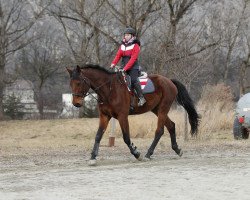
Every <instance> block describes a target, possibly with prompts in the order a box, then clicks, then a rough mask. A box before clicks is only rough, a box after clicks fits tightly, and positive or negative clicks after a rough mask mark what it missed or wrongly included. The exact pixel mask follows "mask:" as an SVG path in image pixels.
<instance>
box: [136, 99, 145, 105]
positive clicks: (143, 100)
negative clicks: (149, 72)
mask: <svg viewBox="0 0 250 200" xmlns="http://www.w3.org/2000/svg"><path fill="white" fill-rule="evenodd" d="M144 103H146V99H145V98H144V97H141V98H139V102H138V106H143V105H144Z"/></svg>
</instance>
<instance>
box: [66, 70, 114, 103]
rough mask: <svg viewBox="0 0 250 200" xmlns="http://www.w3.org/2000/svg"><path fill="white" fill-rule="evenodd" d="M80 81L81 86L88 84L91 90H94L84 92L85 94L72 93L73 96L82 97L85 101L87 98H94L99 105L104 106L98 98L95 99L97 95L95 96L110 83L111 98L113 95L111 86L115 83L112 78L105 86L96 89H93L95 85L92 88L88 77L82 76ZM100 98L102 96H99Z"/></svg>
mask: <svg viewBox="0 0 250 200" xmlns="http://www.w3.org/2000/svg"><path fill="white" fill-rule="evenodd" d="M78 79H80V82H81V84H82V85H83V84H86V85H87V86H88V87H89V89H90V88H91V89H92V90H93V92H88V91H89V89H88V90H87V91H86V92H83V93H72V95H73V96H77V97H81V98H82V99H84V98H85V97H87V96H91V97H93V98H94V99H95V100H97V102H98V103H99V104H103V101H100V100H99V99H98V98H96V97H95V95H93V94H94V93H96V94H98V91H99V89H100V88H101V87H103V86H105V85H107V84H108V83H110V85H109V96H110V93H111V89H112V88H111V85H112V81H113V77H112V76H111V79H109V80H108V81H106V82H104V83H103V84H101V85H99V86H97V87H96V88H93V85H92V87H91V83H90V80H89V78H87V77H86V76H83V75H81V76H80V77H79V78H78ZM71 80H73V78H71ZM99 96H100V95H99Z"/></svg>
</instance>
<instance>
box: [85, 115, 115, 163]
mask: <svg viewBox="0 0 250 200" xmlns="http://www.w3.org/2000/svg"><path fill="white" fill-rule="evenodd" d="M109 120H110V117H109V116H107V115H104V114H102V113H101V114H100V121H99V128H98V131H97V133H96V136H95V144H94V147H93V150H92V153H91V158H90V161H89V165H95V164H96V156H97V155H98V151H99V146H100V142H101V139H102V136H103V133H104V132H105V130H106V128H107V126H108V123H109Z"/></svg>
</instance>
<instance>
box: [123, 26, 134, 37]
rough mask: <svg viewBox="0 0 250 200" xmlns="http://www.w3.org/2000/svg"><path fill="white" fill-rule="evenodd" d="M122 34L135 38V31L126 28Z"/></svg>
mask: <svg viewBox="0 0 250 200" xmlns="http://www.w3.org/2000/svg"><path fill="white" fill-rule="evenodd" d="M124 34H131V35H133V36H135V34H136V32H135V29H133V28H131V27H128V28H126V29H125V30H124Z"/></svg>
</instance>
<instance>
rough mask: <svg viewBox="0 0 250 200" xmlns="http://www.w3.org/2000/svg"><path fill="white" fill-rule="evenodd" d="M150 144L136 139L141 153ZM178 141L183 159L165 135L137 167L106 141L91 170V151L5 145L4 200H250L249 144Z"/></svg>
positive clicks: (0, 164)
mask: <svg viewBox="0 0 250 200" xmlns="http://www.w3.org/2000/svg"><path fill="white" fill-rule="evenodd" d="M151 141H152V139H133V142H134V143H135V144H136V145H137V146H138V148H139V150H140V151H141V152H142V153H143V154H145V153H146V150H147V146H148V145H149V144H150V142H151ZM179 141H180V142H179V145H180V146H181V147H182V149H183V150H184V154H183V157H181V158H179V157H178V156H177V155H176V154H175V153H174V152H173V151H172V150H171V147H170V141H169V138H168V137H167V136H165V137H163V138H162V141H161V142H160V143H159V145H158V146H157V149H156V151H155V154H154V156H153V159H152V160H151V161H147V162H145V161H142V162H139V161H136V160H135V159H134V158H133V157H132V156H131V155H130V153H129V151H128V149H127V147H126V146H125V144H124V143H123V141H122V139H121V138H118V139H117V140H116V147H114V148H110V147H107V146H105V144H106V142H107V139H104V140H103V142H102V144H103V146H101V148H100V154H99V157H98V165H97V166H95V167H89V166H88V165H87V161H88V159H89V155H90V151H91V148H90V147H85V148H81V145H68V146H67V145H66V146H64V147H63V148H52V147H49V148H48V147H46V146H44V147H42V146H39V148H38V147H37V148H34V147H33V146H32V145H30V146H32V148H29V147H25V148H24V147H22V145H19V146H15V147H14V146H13V148H7V145H6V146H4V144H3V140H2V143H1V157H0V199H1V200H26V199H27V200H45V199H46V200H62V199H65V200H75V199H77V200H78V199H79V200H80V199H81V200H82V199H83V200H106V199H107V200H119V199H129V200H131V199H142V200H154V199H175V200H189V199H190V200H196V199H197V200H198V199H199V200H206V199H207V200H211V199H213V200H216V199H218V200H224V199H225V200H236V199H240V200H249V199H250V190H249V185H250V142H249V140H247V141H233V140H230V141H226V142H224V141H208V142H205V141H203V142H200V141H195V140H192V141H189V142H185V143H184V142H181V141H182V140H181V139H179ZM5 142H8V140H7V139H6V138H5ZM89 142H90V143H92V142H93V140H90V141H89ZM34 143H35V141H34ZM5 144H6V143H5ZM33 145H34V144H33ZM26 146H27V145H26ZM90 146H92V145H90ZM6 149H7V150H6Z"/></svg>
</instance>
